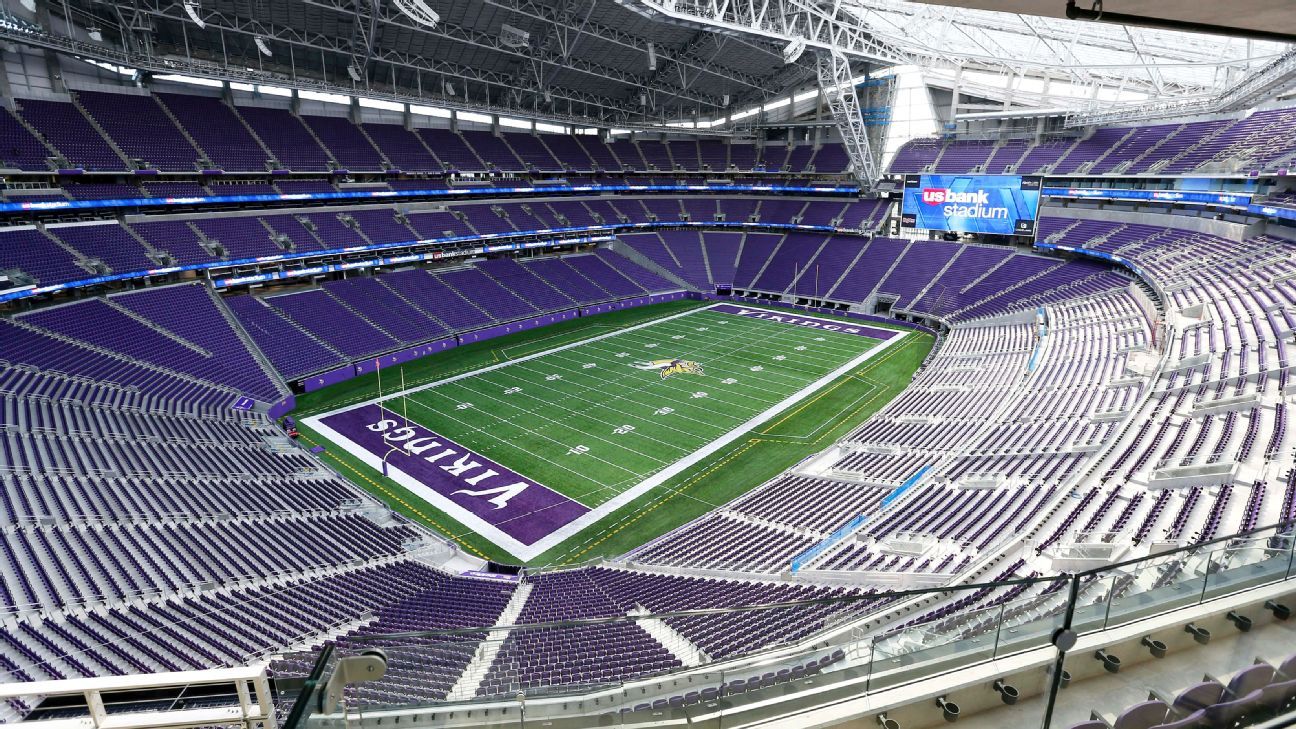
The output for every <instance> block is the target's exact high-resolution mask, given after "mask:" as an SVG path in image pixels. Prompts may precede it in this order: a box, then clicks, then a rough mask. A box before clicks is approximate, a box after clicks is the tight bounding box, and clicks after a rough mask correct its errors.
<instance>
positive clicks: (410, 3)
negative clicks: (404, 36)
mask: <svg viewBox="0 0 1296 729" xmlns="http://www.w3.org/2000/svg"><path fill="white" fill-rule="evenodd" d="M392 4H393V5H395V6H396V9H397V10H399V11H401V12H402V13H404V14H405V15H407V16H408V17H409V18H410V20H413V21H414V22H415V23H418V24H419V25H424V26H427V27H429V28H435V27H436V24H437V23H439V22H441V15H440V13H438V12H437V11H435V10H433V9H432V8H430V7H428V4H427V3H425V2H423V0H393V3H392Z"/></svg>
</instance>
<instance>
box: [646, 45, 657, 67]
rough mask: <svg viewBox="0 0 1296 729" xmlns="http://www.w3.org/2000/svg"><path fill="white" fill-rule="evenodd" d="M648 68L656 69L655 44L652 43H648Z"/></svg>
mask: <svg viewBox="0 0 1296 729" xmlns="http://www.w3.org/2000/svg"><path fill="white" fill-rule="evenodd" d="M648 70H649V71H656V70H657V46H656V45H654V44H652V43H649V44H648Z"/></svg>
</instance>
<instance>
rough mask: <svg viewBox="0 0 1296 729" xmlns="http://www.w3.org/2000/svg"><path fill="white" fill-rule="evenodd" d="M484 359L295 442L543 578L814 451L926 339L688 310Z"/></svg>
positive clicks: (753, 312)
mask: <svg viewBox="0 0 1296 729" xmlns="http://www.w3.org/2000/svg"><path fill="white" fill-rule="evenodd" d="M775 317H778V319H775ZM790 318H792V319H798V320H799V321H796V322H795V323H793V322H791V321H789V319H790ZM482 344H483V345H486V349H487V351H489V357H483V356H481V355H482V352H481V350H482V349H483V347H482V346H479V345H468V346H466V347H462V348H459V349H457V350H452V351H450V352H447V353H445V354H443V355H437V356H434V357H431V358H428V360H425V361H422V362H418V363H412V364H410V365H406V366H405V367H404V371H403V372H401V371H400V370H396V371H393V370H392V369H388V370H386V371H385V372H384V373H382V377H383V380H384V381H383V383H382V384H383V392H382V395H381V396H379V392H378V377H377V376H371V377H370V378H368V379H369V380H371V381H369V382H366V383H356V384H351V386H350V387H349V388H346V392H340V393H331V391H324V392H323V393H314V394H313V395H309V396H306V397H305V398H304V399H306V400H307V402H306V403H304V406H303V408H302V410H303V411H304V414H308V415H309V417H304V418H302V420H301V422H302V424H303V425H304V428H305V430H304V433H305V434H306V437H307V438H308V439H310V440H312V441H316V440H318V441H319V442H322V443H324V444H326V445H327V447H328V454H329V457H330V458H332V459H334V460H335V461H336V463H335V465H340V466H342V467H341V468H339V470H340V471H341V472H343V473H344V474H346V475H348V476H349V477H352V478H353V480H355V481H356V482H357V483H359V484H360V485H361V486H363V487H365V488H367V489H368V490H369V491H371V492H373V493H375V494H376V495H378V496H379V497H381V498H384V499H385V500H387V501H388V502H390V503H393V505H394V506H396V507H397V508H399V509H402V510H403V511H405V512H406V513H410V514H412V515H414V516H415V517H416V518H421V520H422V521H424V522H425V523H428V524H429V525H431V526H433V528H435V529H437V530H438V531H440V532H442V533H444V534H447V535H448V536H450V537H452V538H454V539H456V540H457V541H459V542H460V544H462V545H464V546H465V547H466V548H468V549H469V550H470V551H473V552H477V553H479V554H481V555H483V556H488V557H490V558H493V559H498V560H505V561H514V562H516V561H523V562H526V563H531V564H549V563H554V562H564V563H567V562H574V561H580V560H584V559H588V558H590V557H594V556H600V555H608V554H615V553H619V552H621V551H625V549H628V548H630V547H633V546H637V545H638V544H640V543H642V542H644V541H647V540H648V539H651V538H652V537H654V536H656V535H658V534H660V533H662V532H664V531H667V530H669V529H670V528H673V527H674V526H677V525H678V524H680V523H683V522H684V521H687V520H688V519H690V518H693V517H694V516H696V515H697V514H700V513H702V512H705V511H707V510H710V509H712V508H715V507H716V506H718V505H720V504H723V503H724V502H726V501H728V500H730V499H732V498H734V497H735V496H737V495H739V494H740V493H742V492H743V491H746V490H747V489H749V488H751V487H754V486H756V485H758V484H759V483H761V482H762V481H763V480H765V479H767V478H769V477H770V476H773V475H774V474H776V473H777V472H778V471H779V470H781V469H782V468H785V467H787V466H789V465H791V464H792V463H795V462H796V460H797V459H796V458H790V457H789V456H792V455H793V454H799V455H800V457H804V456H805V455H808V454H809V453H810V452H813V450H814V449H815V448H816V447H817V448H822V447H823V444H824V443H825V442H826V439H827V437H828V436H835V435H839V434H840V432H843V431H844V429H845V428H847V427H849V426H851V425H854V424H857V423H858V422H860V421H861V420H862V419H863V418H864V417H867V415H868V414H871V413H872V412H873V411H875V410H876V409H877V408H878V407H880V406H881V405H882V404H884V403H885V402H886V401H887V400H889V399H890V397H892V396H894V395H895V394H896V393H898V392H899V391H900V389H902V388H903V387H904V384H905V383H907V381H908V379H909V377H910V376H911V374H912V371H913V369H914V368H915V367H916V366H917V364H919V363H920V362H921V361H922V358H923V356H925V354H926V352H927V351H928V350H929V349H930V347H931V338H930V337H929V336H927V335H923V334H920V333H917V332H901V331H896V330H894V329H889V328H885V327H874V326H872V325H867V324H861V323H860V322H858V321H850V322H845V321H842V320H834V319H829V318H805V317H799V316H797V315H796V313H795V312H791V313H790V312H787V311H786V310H763V309H759V308H756V307H738V306H734V305H729V304H722V305H717V306H714V307H702V306H699V305H698V304H695V303H691V302H689V303H675V304H667V305H660V306H653V307H645V308H643V309H636V310H630V311H623V312H614V313H612V314H605V315H599V316H595V317H588V318H585V319H582V320H577V322H566V323H564V324H559V325H555V326H551V327H546V328H545V329H541V330H535V331H532V332H526V333H522V334H518V335H513V336H510V337H506V338H502V339H497V340H493V341H491V342H486V343H482ZM915 355H916V356H915ZM455 361H458V362H459V363H461V366H460V367H453V366H447V365H453V363H454V362H455ZM865 373H867V376H866V375H865ZM402 380H403V381H404V388H402V387H401V382H402ZM349 384H350V383H349ZM330 394H333V395H334V396H332V397H329V396H328V395H330ZM321 396H322V397H321ZM812 404H815V405H817V406H816V407H811V405H812ZM827 442H830V441H827ZM816 444H817V445H816ZM758 446H761V448H759V449H758ZM798 446H799V447H798ZM757 450H760V451H765V453H763V454H760V455H763V457H753V456H756V455H757V454H754V453H752V452H753V451H757ZM738 461H742V462H741V463H739V462H738ZM384 466H386V476H384V475H383V470H384ZM753 466H755V467H756V471H755V472H751V471H748V469H750V468H751V467H753ZM739 469H741V470H742V471H746V472H747V473H749V474H750V475H744V476H742V477H741V478H739V477H737V472H738V470H739ZM702 482H708V483H706V486H707V487H708V488H705V489H703V488H698V487H699V486H701V485H703V484H702ZM739 484H741V485H739ZM667 501H670V502H673V507H674V508H671V509H669V510H666V511H665V512H664V513H663V514H661V515H658V516H657V517H656V518H647V515H648V514H649V513H651V512H654V511H658V510H659V509H658V507H659V506H661V505H662V504H664V503H666V502H667ZM626 507H629V508H626ZM681 507H682V508H681ZM663 517H665V518H663ZM451 525H453V526H451ZM614 536H616V537H619V538H613V537H614ZM609 542H610V544H609Z"/></svg>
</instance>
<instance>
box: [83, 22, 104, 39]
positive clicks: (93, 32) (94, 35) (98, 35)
mask: <svg viewBox="0 0 1296 729" xmlns="http://www.w3.org/2000/svg"><path fill="white" fill-rule="evenodd" d="M85 30H86V35H88V36H90V40H92V41H94V42H95V43H98V42H100V41H102V40H103V32H102V31H100V30H99V29H98V28H96V27H95V26H93V25H92V26H90V27H88V28H86V29H85Z"/></svg>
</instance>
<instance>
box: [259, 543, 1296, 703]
mask: <svg viewBox="0 0 1296 729" xmlns="http://www.w3.org/2000/svg"><path fill="white" fill-rule="evenodd" d="M1292 527H1293V525H1292V524H1291V523H1287V524H1283V525H1279V526H1274V527H1267V528H1263V529H1258V530H1255V531H1252V532H1248V533H1245V534H1240V535H1231V536H1228V537H1224V538H1219V539H1215V540H1212V541H1210V542H1206V543H1201V544H1196V545H1191V546H1187V547H1181V548H1176V549H1169V550H1165V551H1161V552H1160V553H1157V554H1150V555H1146V556H1141V557H1139V558H1137V559H1131V560H1128V561H1125V562H1120V563H1116V564H1111V565H1105V566H1102V567H1099V568H1095V569H1091V570H1086V571H1080V572H1076V573H1073V574H1065V575H1058V576H1051V577H1033V578H1026V579H1016V580H1008V581H1001V582H992V583H982V584H970V585H962V586H956V587H944V588H936V589H922V590H906V591H894V592H888V593H885V594H872V595H852V596H842V597H834V598H827V599H819V600H810V601H804V602H795V603H785V604H780V605H757V606H732V607H726V608H723V609H708V610H693V611H679V612H671V613H656V614H653V613H648V612H647V611H646V610H644V611H639V613H638V614H632V615H625V616H615V617H609V618H595V619H584V620H566V621H556V622H552V623H545V624H531V625H514V626H502V627H482V628H472V629H459V630H440V631H426V632H412V633H397V634H385V635H372V634H365V635H352V636H348V637H346V638H343V639H340V640H339V641H337V642H336V643H334V644H329V646H328V647H327V649H326V650H325V651H322V652H320V653H319V654H318V655H313V656H309V657H308V656H306V655H295V656H290V657H288V658H285V659H284V660H282V661H279V662H276V663H275V664H273V665H272V666H271V671H272V673H273V674H274V675H275V676H276V677H277V679H278V682H279V685H281V686H284V687H286V688H287V689H290V690H292V691H296V692H298V693H294V694H291V697H292V698H293V699H294V700H293V701H292V702H291V704H290V705H291V707H292V708H291V712H292V713H291V714H289V713H285V711H284V710H283V709H281V712H280V716H281V718H282V719H283V720H284V722H285V724H286V725H287V726H289V727H295V726H307V725H309V724H311V723H317V725H319V726H324V725H326V724H328V723H329V722H330V720H339V721H340V720H342V718H343V717H344V716H349V717H356V716H363V717H365V718H366V719H368V718H372V717H376V716H382V715H384V714H392V713H396V714H400V715H401V716H402V723H404V722H409V721H412V722H413V723H415V724H435V723H437V722H440V721H444V720H446V719H447V717H450V716H454V717H458V720H460V721H461V720H464V718H465V717H468V716H472V717H477V719H479V720H480V724H482V725H492V726H508V725H513V724H515V723H516V724H518V725H522V724H523V722H525V721H531V720H543V721H544V722H545V723H544V724H542V725H544V726H554V727H559V726H585V725H590V723H591V717H598V721H597V722H596V723H597V724H598V725H599V726H619V725H626V726H633V725H638V724H644V723H652V722H654V721H666V722H667V723H669V721H672V720H674V719H678V720H680V721H681V722H683V721H701V720H703V719H705V720H706V723H707V725H709V726H726V725H732V724H737V723H750V722H752V721H756V720H758V719H762V718H764V719H769V718H776V717H786V716H789V715H793V714H796V713H797V712H813V711H820V710H823V707H827V706H832V705H833V704H835V703H838V702H841V701H846V700H852V699H858V698H859V697H861V696H868V695H870V694H874V693H876V692H883V691H887V690H888V689H893V688H896V687H898V686H904V685H907V684H912V683H914V682H918V681H922V680H925V679H929V678H931V677H933V676H938V675H943V674H948V673H949V672H952V671H958V670H960V669H967V668H970V667H976V666H979V665H984V664H987V663H988V662H990V661H997V660H1000V659H1004V658H1006V657H1009V656H1019V655H1028V656H1029V657H1030V658H1031V660H1034V661H1036V662H1037V663H1038V662H1039V661H1044V662H1045V663H1050V664H1051V663H1052V662H1053V661H1054V660H1057V659H1058V658H1059V650H1058V649H1057V647H1056V646H1055V645H1054V641H1055V637H1056V636H1057V635H1058V633H1059V631H1061V630H1062V629H1064V628H1065V629H1067V631H1069V632H1071V633H1073V634H1076V635H1078V636H1081V637H1083V636H1086V635H1090V634H1093V633H1098V632H1102V631H1118V630H1120V629H1125V628H1129V627H1130V626H1131V625H1132V624H1134V623H1136V622H1138V621H1143V620H1148V619H1152V618H1156V617H1158V616H1162V615H1164V614H1166V613H1167V612H1168V611H1172V610H1176V609H1180V608H1185V607H1191V606H1196V605H1201V604H1203V603H1207V602H1209V601H1213V600H1218V599H1220V598H1226V597H1230V596H1235V595H1238V594H1239V593H1243V592H1245V591H1248V590H1254V589H1257V588H1264V587H1266V586H1268V585H1271V584H1273V583H1277V582H1283V581H1287V580H1292V579H1293V577H1296V563H1294V556H1296V555H1294V554H1293V541H1294V539H1293V528H1292ZM1021 549H1022V550H1023V552H1024V554H1023V555H1022V556H1023V557H1028V558H1034V557H1035V555H1034V550H1033V548H1032V547H1031V546H1030V545H1025V546H1023V547H1021ZM1009 558H1012V555H1009ZM375 649H377V650H381V651H383V652H384V653H385V655H386V674H385V675H384V676H383V677H382V678H381V679H378V680H374V681H363V682H359V683H353V684H351V685H349V686H347V687H346V688H345V690H340V689H339V690H338V691H337V692H336V696H337V697H338V700H337V701H335V702H334V703H333V704H331V705H330V710H329V711H322V710H321V707H322V706H323V704H321V702H320V700H319V697H318V696H317V695H315V694H318V693H319V692H321V691H323V690H324V687H325V686H326V685H327V684H328V683H329V681H330V680H331V679H332V678H333V677H334V675H335V674H336V673H337V671H338V666H339V665H341V664H345V662H346V661H347V659H349V658H354V657H357V656H363V655H364V654H365V653H366V652H368V651H373V650H375ZM1292 650H1293V651H1296V645H1293V646H1292ZM1064 657H1066V656H1064ZM1067 658H1069V657H1067ZM1085 658H1086V660H1089V662H1090V663H1093V661H1092V658H1091V657H1088V656H1086V657H1085ZM1059 665H1060V664H1059ZM307 675H318V681H316V682H315V683H313V684H312V683H311V682H309V681H307V680H305V677H306V676H307ZM1041 675H1043V674H1041ZM1063 678H1064V677H1060V678H1059V679H1057V680H1052V679H1041V680H1042V681H1043V684H1042V685H1040V686H1033V687H1020V686H1019V687H1009V688H1011V689H1013V690H1014V691H1019V690H1024V691H1028V692H1029V693H1030V694H1031V695H1033V696H1036V700H1035V703H1032V704H1030V706H1031V708H1030V710H1029V711H1026V712H1025V714H1026V715H1023V714H1022V712H1019V714H1018V721H1019V723H1018V724H1016V725H1018V726H1022V727H1029V726H1047V725H1048V723H1047V721H1046V719H1047V718H1048V716H1049V713H1050V711H1051V710H1052V707H1053V705H1054V703H1055V702H1054V701H1053V700H1052V699H1056V698H1057V697H1056V692H1057V691H1058V688H1059V687H1060V686H1063V685H1065V683H1066V682H1065V681H1064V680H1063ZM996 690H997V691H1000V692H1001V693H1002V690H1003V687H999V688H996ZM298 694H300V695H298ZM933 710H935V709H933ZM940 710H941V711H943V712H949V711H950V710H952V711H953V712H955V713H957V712H958V707H956V706H954V707H950V706H942V707H940ZM464 712H469V713H464ZM725 717H729V719H727V720H726V719H725ZM477 719H474V720H472V721H468V724H472V723H473V722H474V721H477ZM339 725H340V724H339ZM883 725H885V724H883ZM1054 726H1057V724H1054Z"/></svg>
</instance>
